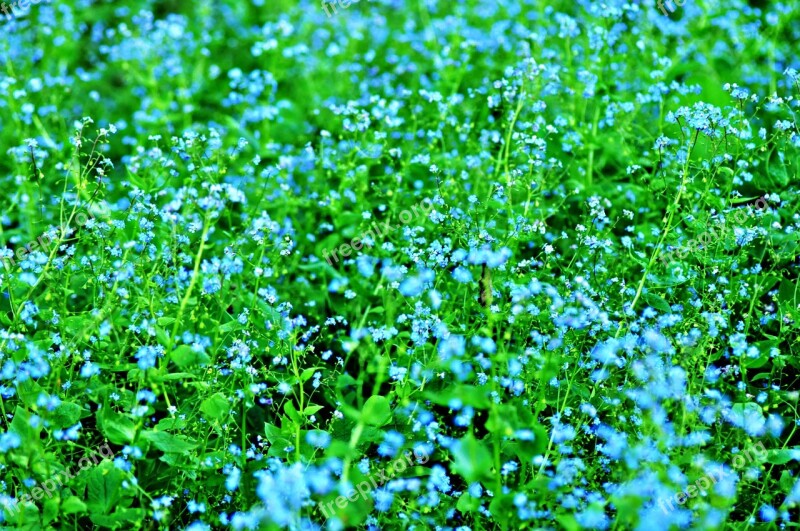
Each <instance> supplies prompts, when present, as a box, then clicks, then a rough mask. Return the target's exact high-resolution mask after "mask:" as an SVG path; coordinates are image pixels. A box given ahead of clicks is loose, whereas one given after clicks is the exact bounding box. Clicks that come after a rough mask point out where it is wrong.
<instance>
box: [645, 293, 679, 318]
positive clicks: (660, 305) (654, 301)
mask: <svg viewBox="0 0 800 531" xmlns="http://www.w3.org/2000/svg"><path fill="white" fill-rule="evenodd" d="M642 300H644V302H646V303H647V305H648V306H651V307H653V308H655V309H656V310H658V311H660V312H662V313H665V314H669V313H672V308H670V307H669V303H668V302H667V301H666V300H664V299H663V298H661V297H659V296H658V295H656V294H654V293H644V294H642Z"/></svg>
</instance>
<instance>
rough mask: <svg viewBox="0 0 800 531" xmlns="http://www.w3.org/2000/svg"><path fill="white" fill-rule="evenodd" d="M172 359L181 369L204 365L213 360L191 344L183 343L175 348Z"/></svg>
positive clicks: (171, 355)
mask: <svg viewBox="0 0 800 531" xmlns="http://www.w3.org/2000/svg"><path fill="white" fill-rule="evenodd" d="M170 359H171V360H172V362H173V363H175V365H177V366H178V368H180V369H187V368H189V367H194V366H195V365H198V366H200V367H203V366H205V365H208V363H209V362H210V361H211V358H209V357H208V355H206V354H205V353H204V352H197V351H195V350H193V349H192V347H190V346H189V345H181V346H179V347H178V348H176V349H175V350H173V351H172V354H170Z"/></svg>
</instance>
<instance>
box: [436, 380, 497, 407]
mask: <svg viewBox="0 0 800 531" xmlns="http://www.w3.org/2000/svg"><path fill="white" fill-rule="evenodd" d="M488 394H489V391H488V390H486V389H485V388H483V387H476V386H473V385H451V386H449V387H447V388H446V389H442V390H441V391H435V392H433V391H432V392H428V393H425V398H427V399H428V400H430V401H431V402H433V403H434V404H439V405H440V406H448V405H449V404H450V403H451V402H452V401H453V400H458V401H459V402H460V403H461V404H463V405H465V406H472V407H475V408H478V409H488V408H489V406H490V405H491V403H490V402H489V395H488Z"/></svg>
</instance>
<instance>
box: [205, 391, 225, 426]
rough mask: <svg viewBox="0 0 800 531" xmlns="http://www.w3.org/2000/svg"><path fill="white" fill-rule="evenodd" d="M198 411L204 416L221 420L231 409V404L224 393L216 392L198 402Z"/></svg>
mask: <svg viewBox="0 0 800 531" xmlns="http://www.w3.org/2000/svg"><path fill="white" fill-rule="evenodd" d="M200 411H202V412H203V415H205V416H206V418H208V419H211V420H222V419H224V418H225V417H227V416H228V414H229V413H230V411H231V405H230V403H229V402H228V399H227V398H225V395H223V394H222V393H216V394H214V395H212V396H210V397H209V398H206V399H205V400H204V401H203V403H202V404H200Z"/></svg>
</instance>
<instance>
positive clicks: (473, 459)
mask: <svg viewBox="0 0 800 531" xmlns="http://www.w3.org/2000/svg"><path fill="white" fill-rule="evenodd" d="M450 452H451V453H452V454H453V470H455V471H456V472H458V473H459V474H461V475H462V476H463V477H464V479H465V480H466V482H467V483H474V482H475V481H478V480H480V479H481V478H483V477H486V476H488V475H489V472H490V469H491V467H492V456H491V454H490V453H489V450H488V449H487V447H486V444H484V443H482V442H480V441H478V440H477V439H476V438H475V436H473V435H472V434H471V433H470V434H467V435H466V436H465V437H463V438H462V439H460V440H459V441H457V442H456V443H455V444H453V446H452V447H451V448H450Z"/></svg>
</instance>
